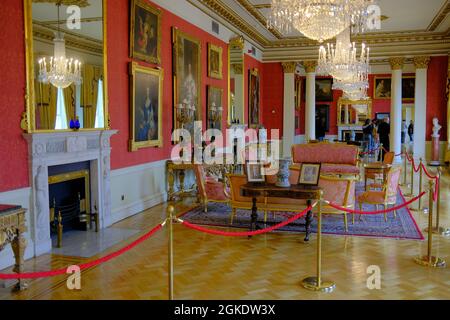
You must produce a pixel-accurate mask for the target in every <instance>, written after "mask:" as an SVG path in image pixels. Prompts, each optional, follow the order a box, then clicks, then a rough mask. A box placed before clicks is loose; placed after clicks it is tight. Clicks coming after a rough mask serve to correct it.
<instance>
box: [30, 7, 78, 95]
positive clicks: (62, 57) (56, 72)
mask: <svg viewBox="0 0 450 320" xmlns="http://www.w3.org/2000/svg"><path fill="white" fill-rule="evenodd" d="M57 7H58V31H57V32H56V33H55V38H54V39H53V43H54V55H53V57H50V61H49V63H48V64H47V61H46V59H45V58H42V59H40V60H39V75H38V79H39V81H41V82H44V83H49V82H50V83H51V84H52V85H54V86H55V87H57V88H63V89H64V88H67V87H68V86H70V85H71V84H72V83H75V84H76V85H79V84H81V81H82V78H81V62H79V61H78V60H75V61H74V60H73V59H72V58H71V59H67V58H66V47H65V41H64V34H62V33H61V31H60V19H59V9H60V7H61V3H60V2H59V3H58V4H57Z"/></svg>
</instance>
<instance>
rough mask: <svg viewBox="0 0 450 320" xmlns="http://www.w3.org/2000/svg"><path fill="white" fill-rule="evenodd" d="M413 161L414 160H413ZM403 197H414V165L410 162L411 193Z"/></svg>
mask: <svg viewBox="0 0 450 320" xmlns="http://www.w3.org/2000/svg"><path fill="white" fill-rule="evenodd" d="M413 159H414V158H413ZM405 197H414V163H413V162H411V191H410V193H408V194H405Z"/></svg>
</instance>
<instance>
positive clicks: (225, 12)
mask: <svg viewBox="0 0 450 320" xmlns="http://www.w3.org/2000/svg"><path fill="white" fill-rule="evenodd" d="M188 1H189V2H190V3H191V4H194V3H193V2H194V1H195V0H188ZM197 2H199V3H201V4H203V5H205V6H206V7H207V8H209V9H210V10H212V11H213V12H215V13H216V14H218V15H219V16H221V17H222V18H224V19H225V20H227V21H228V22H229V23H231V24H232V25H233V26H235V27H236V28H237V29H239V30H241V31H242V32H244V33H245V34H246V35H247V36H248V37H249V38H250V39H253V40H255V41H256V42H258V43H259V44H260V45H262V46H264V45H267V44H268V40H267V39H266V38H265V37H264V36H263V35H262V34H261V33H259V32H258V30H256V29H255V28H254V27H252V26H250V25H249V24H248V23H247V21H245V20H244V19H242V18H241V17H239V15H238V14H237V13H235V12H234V11H233V10H232V9H230V8H229V7H228V6H227V5H225V4H224V3H223V2H222V1H221V0H197Z"/></svg>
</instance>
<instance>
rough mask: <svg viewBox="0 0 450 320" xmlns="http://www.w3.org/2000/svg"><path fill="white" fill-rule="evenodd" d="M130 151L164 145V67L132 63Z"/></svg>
mask: <svg viewBox="0 0 450 320" xmlns="http://www.w3.org/2000/svg"><path fill="white" fill-rule="evenodd" d="M130 65H131V81H130V95H131V99H130V100H131V103H130V109H131V110H130V142H129V150H130V151H137V150H138V149H140V148H145V147H161V146H162V92H163V77H164V71H163V70H162V69H152V68H148V67H143V66H140V65H139V64H137V63H136V62H132V63H131V64H130Z"/></svg>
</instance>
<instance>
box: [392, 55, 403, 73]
mask: <svg viewBox="0 0 450 320" xmlns="http://www.w3.org/2000/svg"><path fill="white" fill-rule="evenodd" d="M404 62H405V58H404V57H394V58H389V63H390V65H391V69H392V70H402V69H403V63H404Z"/></svg>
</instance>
